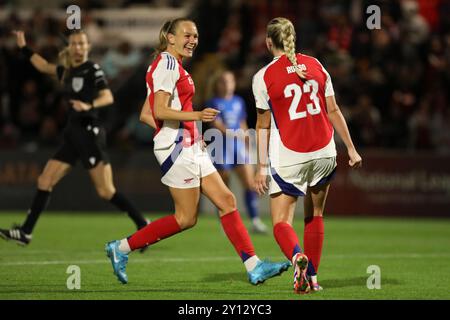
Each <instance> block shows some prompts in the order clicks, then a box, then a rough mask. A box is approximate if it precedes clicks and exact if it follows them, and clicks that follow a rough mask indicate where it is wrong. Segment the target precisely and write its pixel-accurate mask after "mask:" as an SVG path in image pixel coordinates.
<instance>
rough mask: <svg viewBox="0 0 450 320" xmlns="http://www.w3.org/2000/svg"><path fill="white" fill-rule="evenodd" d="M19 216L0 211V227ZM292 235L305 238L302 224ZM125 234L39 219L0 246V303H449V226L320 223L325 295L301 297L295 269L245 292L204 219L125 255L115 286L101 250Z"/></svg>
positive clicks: (64, 216) (107, 221) (241, 273)
mask: <svg viewBox="0 0 450 320" xmlns="http://www.w3.org/2000/svg"><path fill="white" fill-rule="evenodd" d="M155 217H156V216H150V218H152V219H154V218H155ZM23 218H24V215H23V214H22V213H21V214H19V213H11V212H1V213H0V227H9V226H10V225H11V224H12V223H13V222H21V221H22V220H23ZM246 221H247V220H246ZM267 222H268V223H269V221H268V220H267ZM295 228H296V230H297V232H298V234H299V235H300V239H302V235H303V222H302V220H301V219H297V220H296V223H295ZM132 232H133V225H132V223H131V222H130V221H129V220H128V219H127V218H126V217H125V216H124V215H121V214H119V213H110V214H99V213H89V214H80V213H76V212H73V213H71V212H61V213H45V214H43V216H42V217H41V220H40V221H39V224H38V225H37V227H36V229H35V233H34V239H33V241H32V243H31V244H30V245H29V246H28V247H24V248H23V247H19V246H17V245H16V244H14V243H12V242H9V243H8V242H5V241H3V240H0V280H1V281H0V299H2V300H4V299H157V300H162V299H171V300H193V299H194V300H196V299H206V300H208V299H214V300H219V299H220V300H235V299H238V300H249V299H268V300H279V299H281V300H299V299H304V300H306V299H314V300H319V299H450V289H449V288H450V220H445V219H440V220H433V219H392V218H376V219H375V218H331V217H330V218H326V220H325V242H324V251H323V256H322V261H321V265H320V275H319V281H320V283H321V285H322V286H323V287H324V291H322V292H320V293H316V294H311V295H302V296H299V295H295V294H294V293H293V292H292V268H291V269H289V270H288V271H287V272H285V273H284V274H282V275H281V276H279V277H275V278H273V279H270V280H269V281H266V283H264V284H262V285H259V286H252V285H250V284H249V283H248V281H247V277H246V272H245V269H244V267H243V265H242V264H241V262H240V259H239V258H238V257H237V255H236V253H235V252H234V249H233V248H232V246H231V244H230V243H229V242H228V240H227V239H226V236H225V235H224V233H223V232H222V230H221V226H220V224H219V222H218V220H217V219H216V218H215V217H214V216H210V215H200V217H199V221H198V224H197V226H196V227H194V228H193V229H191V230H188V231H186V232H183V233H182V234H178V235H176V236H174V237H172V238H169V239H166V240H164V241H162V242H160V243H157V244H155V245H154V246H152V247H150V248H149V249H148V250H147V251H146V252H145V253H144V254H140V253H137V252H136V253H132V254H131V255H130V260H129V264H128V268H127V271H128V276H129V283H128V284H127V285H122V284H120V283H119V282H118V281H117V279H116V277H115V276H114V275H113V274H112V268H111V265H110V262H109V260H108V259H107V258H106V256H105V253H104V251H103V248H104V244H105V242H107V241H108V240H112V239H119V238H123V237H125V236H127V235H129V234H131V233H132ZM252 239H253V242H254V245H255V248H256V252H257V254H258V255H259V257H260V258H269V259H271V260H282V259H283V258H284V257H283V256H282V253H281V251H280V250H279V248H278V246H277V244H276V242H275V240H274V238H273V236H272V235H271V234H270V235H268V236H261V235H252ZM70 265H77V266H79V267H80V269H81V289H80V290H69V289H67V285H66V282H67V278H68V277H69V276H70V274H67V273H66V271H67V268H68V266H70ZM371 265H376V266H379V267H380V270H381V289H372V290H369V289H368V288H367V279H368V277H369V276H370V274H368V273H367V268H368V267H369V266H371Z"/></svg>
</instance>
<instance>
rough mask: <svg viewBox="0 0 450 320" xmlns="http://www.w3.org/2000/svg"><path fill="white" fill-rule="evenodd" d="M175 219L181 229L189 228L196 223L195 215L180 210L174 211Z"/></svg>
mask: <svg viewBox="0 0 450 320" xmlns="http://www.w3.org/2000/svg"><path fill="white" fill-rule="evenodd" d="M175 220H177V223H178V225H179V226H180V229H181V230H185V229H190V228H192V227H194V226H195V225H196V224H197V215H195V214H194V215H191V214H189V215H187V214H183V213H182V212H175Z"/></svg>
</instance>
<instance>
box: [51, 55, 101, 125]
mask: <svg viewBox="0 0 450 320" xmlns="http://www.w3.org/2000/svg"><path fill="white" fill-rule="evenodd" d="M56 74H57V76H58V79H59V80H60V81H61V80H62V81H63V84H64V93H65V95H66V97H67V99H68V100H80V101H82V102H86V103H90V104H92V103H93V101H94V100H95V99H96V98H97V96H98V92H99V91H100V90H103V89H108V81H107V80H106V77H105V73H104V72H103V70H102V69H101V68H100V66H99V65H98V64H96V63H94V62H92V61H86V62H85V63H83V64H81V65H79V66H77V67H75V68H70V69H64V67H63V66H61V65H59V66H57V67H56ZM80 117H84V118H86V117H89V118H98V110H97V109H90V110H88V111H82V112H77V111H75V110H73V109H72V108H70V111H69V120H72V121H73V120H76V119H78V118H80Z"/></svg>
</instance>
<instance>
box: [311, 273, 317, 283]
mask: <svg viewBox="0 0 450 320" xmlns="http://www.w3.org/2000/svg"><path fill="white" fill-rule="evenodd" d="M311 282H312V283H317V275H315V276H311Z"/></svg>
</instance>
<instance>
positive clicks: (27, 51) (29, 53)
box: [20, 46, 34, 59]
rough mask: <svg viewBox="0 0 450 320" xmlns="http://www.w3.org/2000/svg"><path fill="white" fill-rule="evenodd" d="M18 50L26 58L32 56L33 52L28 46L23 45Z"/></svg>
mask: <svg viewBox="0 0 450 320" xmlns="http://www.w3.org/2000/svg"><path fill="white" fill-rule="evenodd" d="M20 51H21V52H22V54H23V55H24V56H25V57H27V59H31V57H32V56H33V54H34V52H33V50H31V49H30V48H29V47H27V46H25V47H22V49H20Z"/></svg>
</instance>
